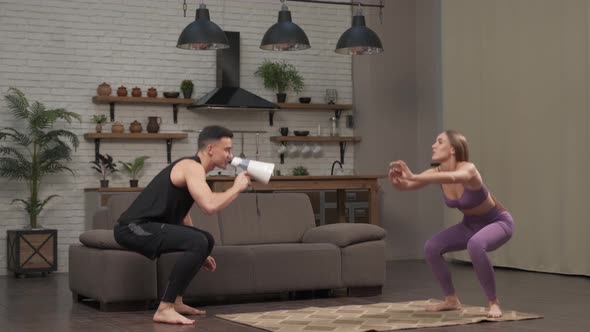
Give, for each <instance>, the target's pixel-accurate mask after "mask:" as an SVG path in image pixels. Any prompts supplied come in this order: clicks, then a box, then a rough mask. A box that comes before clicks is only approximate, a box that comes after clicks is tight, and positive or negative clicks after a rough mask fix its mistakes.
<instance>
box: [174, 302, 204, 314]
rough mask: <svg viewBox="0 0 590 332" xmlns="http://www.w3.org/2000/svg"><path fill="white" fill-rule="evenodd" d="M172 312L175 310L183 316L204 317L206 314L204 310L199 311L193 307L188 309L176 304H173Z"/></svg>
mask: <svg viewBox="0 0 590 332" xmlns="http://www.w3.org/2000/svg"><path fill="white" fill-rule="evenodd" d="M174 310H176V312H178V313H179V314H183V315H206V314H207V312H206V311H205V310H199V309H196V308H193V307H190V306H188V305H186V304H184V303H182V302H181V303H178V302H175V303H174Z"/></svg>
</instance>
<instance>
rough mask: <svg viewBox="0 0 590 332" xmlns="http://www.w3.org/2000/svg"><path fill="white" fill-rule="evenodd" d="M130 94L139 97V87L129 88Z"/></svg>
mask: <svg viewBox="0 0 590 332" xmlns="http://www.w3.org/2000/svg"><path fill="white" fill-rule="evenodd" d="M131 96H133V97H141V89H140V88H138V87H135V88H133V89H131Z"/></svg>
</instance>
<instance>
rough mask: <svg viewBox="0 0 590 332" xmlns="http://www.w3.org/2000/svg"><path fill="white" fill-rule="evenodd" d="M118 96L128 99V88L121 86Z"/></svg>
mask: <svg viewBox="0 0 590 332" xmlns="http://www.w3.org/2000/svg"><path fill="white" fill-rule="evenodd" d="M117 96H119V97H127V88H126V87H124V86H122V85H121V86H120V87H119V88H118V89H117Z"/></svg>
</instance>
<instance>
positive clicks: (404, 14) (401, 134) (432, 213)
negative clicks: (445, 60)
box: [353, 0, 442, 259]
mask: <svg viewBox="0 0 590 332" xmlns="http://www.w3.org/2000/svg"><path fill="white" fill-rule="evenodd" d="M374 2H375V3H377V1H374ZM437 3H438V1H430V0H420V1H414V0H395V1H387V2H386V7H385V9H384V12H383V17H384V19H383V24H381V23H380V22H379V16H378V14H379V12H378V10H376V9H368V10H365V14H366V16H367V25H368V26H369V27H370V28H371V29H373V30H374V31H375V32H376V33H377V34H378V35H379V37H380V38H381V41H382V43H383V46H384V48H385V52H384V53H382V54H380V55H373V56H357V57H354V59H353V77H354V89H353V90H354V104H355V110H356V111H355V117H356V119H355V121H356V128H355V133H356V134H357V135H359V136H361V137H362V142H361V143H360V144H357V145H356V146H355V169H356V171H357V172H359V173H361V174H363V173H379V174H385V173H386V172H387V168H388V164H389V162H390V161H392V160H395V159H404V160H407V161H408V163H409V164H410V165H411V166H413V167H414V168H415V169H424V168H425V167H427V166H428V164H429V162H430V145H431V142H432V140H433V139H434V137H435V134H436V132H437V131H438V130H439V127H440V105H441V103H440V60H439V59H440V47H439V46H438V45H439V42H440V38H439V31H440V29H439V16H440V15H439V8H438V5H437ZM381 184H382V191H381V196H380V198H381V201H380V222H381V225H382V226H383V227H385V228H386V229H387V231H388V237H387V244H388V247H387V248H388V258H389V259H401V258H419V257H422V246H423V243H424V241H425V240H426V239H427V237H429V236H430V235H431V234H432V233H433V232H435V231H436V230H437V229H439V228H440V227H442V205H441V202H440V197H438V195H439V193H438V191H436V188H428V189H424V190H422V191H419V192H397V191H394V190H393V189H392V188H391V186H390V185H389V184H388V183H387V181H382V183H381Z"/></svg>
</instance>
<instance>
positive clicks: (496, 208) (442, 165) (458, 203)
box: [389, 130, 513, 318]
mask: <svg viewBox="0 0 590 332" xmlns="http://www.w3.org/2000/svg"><path fill="white" fill-rule="evenodd" d="M432 161H433V162H435V163H438V164H439V166H438V167H434V168H430V169H428V170H426V171H424V172H422V173H420V174H413V173H412V171H410V169H409V168H408V166H407V165H406V163H405V162H404V161H402V160H398V161H394V162H391V163H390V165H389V166H390V170H389V180H390V182H391V184H392V185H393V186H394V187H395V188H396V189H399V190H414V189H418V188H422V187H424V186H426V185H427V184H440V186H441V189H442V192H443V196H444V200H445V203H446V204H447V206H448V207H451V208H458V209H459V210H461V212H463V215H464V216H463V220H462V221H461V223H459V224H456V225H453V226H451V227H449V228H447V229H445V230H443V231H441V232H439V233H438V234H436V235H435V236H434V237H432V238H431V239H430V240H428V241H427V242H426V245H425V246H424V251H425V257H426V260H427V261H428V264H429V265H430V267H431V268H432V271H433V273H434V275H435V277H436V278H437V279H438V281H439V283H440V285H441V287H442V289H443V291H444V294H445V300H444V302H442V303H439V304H436V305H433V306H430V307H428V308H426V310H427V311H442V310H456V309H460V308H461V302H460V301H459V298H458V297H457V294H456V292H455V288H454V287H453V282H452V280H451V275H450V272H449V270H448V268H447V266H446V263H445V261H444V259H443V257H442V255H443V254H444V253H447V252H452V251H459V250H465V249H467V252H468V253H469V256H470V257H471V261H472V263H473V267H474V269H475V273H476V274H477V277H478V279H479V282H480V284H481V286H482V287H483V289H484V291H485V293H486V296H487V298H488V301H489V311H488V317H490V318H498V317H501V316H502V311H501V309H500V303H499V301H498V298H497V297H496V282H495V278H494V269H493V267H492V264H491V262H490V259H489V258H488V255H487V252H489V251H494V250H496V249H498V248H499V247H500V246H502V245H503V244H504V243H506V242H507V241H508V240H509V239H510V238H511V237H512V227H513V220H512V216H511V215H510V213H508V211H506V210H505V209H504V208H503V207H502V205H501V204H500V203H498V202H497V201H496V199H495V198H494V196H492V195H491V194H490V193H489V192H488V190H487V188H486V186H485V185H484V183H483V180H482V177H481V175H480V174H479V172H478V171H477V168H476V167H475V165H474V164H473V163H470V162H469V153H468V149H467V141H466V140H465V137H464V136H463V135H461V134H459V133H458V132H456V131H453V130H447V131H445V132H443V133H441V134H439V135H438V137H437V138H436V141H435V142H434V144H433V145H432Z"/></svg>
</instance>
